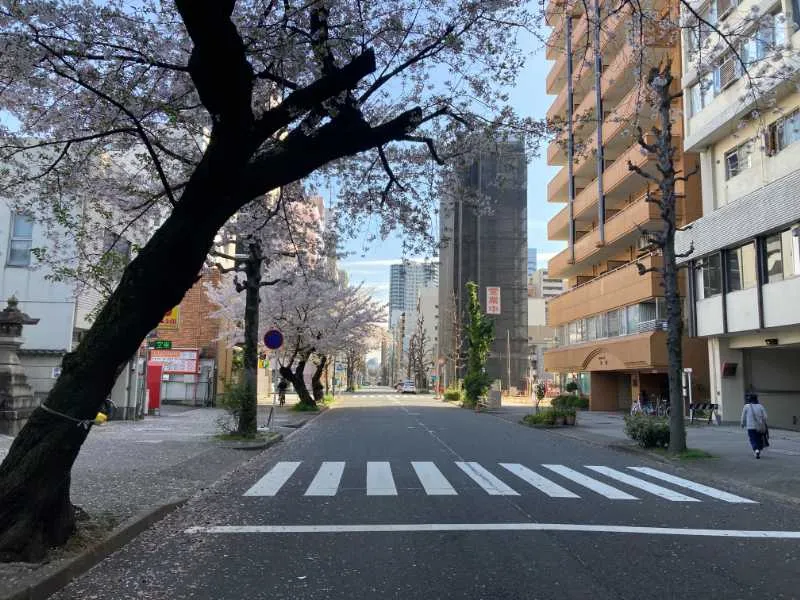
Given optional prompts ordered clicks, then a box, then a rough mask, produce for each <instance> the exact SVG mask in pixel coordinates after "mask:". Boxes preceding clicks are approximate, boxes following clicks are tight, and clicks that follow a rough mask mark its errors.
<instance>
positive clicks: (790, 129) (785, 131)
mask: <svg viewBox="0 0 800 600" xmlns="http://www.w3.org/2000/svg"><path fill="white" fill-rule="evenodd" d="M797 141H800V109H795V110H794V111H792V112H791V113H790V114H788V115H787V116H785V117H782V118H780V119H778V120H777V121H775V122H774V123H773V124H772V125H770V126H769V127H767V131H766V133H765V134H764V149H765V151H766V155H767V156H774V155H776V154H777V153H778V152H780V151H781V150H784V149H785V148H787V147H789V146H791V145H792V144H794V143H795V142H797Z"/></svg>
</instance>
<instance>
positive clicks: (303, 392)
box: [279, 356, 317, 406]
mask: <svg viewBox="0 0 800 600" xmlns="http://www.w3.org/2000/svg"><path fill="white" fill-rule="evenodd" d="M307 360H308V357H307V356H306V357H304V358H301V359H300V361H299V362H298V363H297V366H296V367H295V369H294V371H292V369H291V366H288V367H281V368H280V369H279V371H280V374H281V375H283V377H284V379H286V381H288V382H289V383H291V384H292V387H293V388H294V391H295V392H297V396H298V398H299V399H300V404H304V405H306V406H316V405H317V403H316V402H315V401H314V397H313V396H312V395H311V394H310V393H309V392H308V388H307V387H306V382H305V379H304V377H303V376H304V373H305V369H306V361H307Z"/></svg>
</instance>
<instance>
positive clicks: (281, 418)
mask: <svg viewBox="0 0 800 600" xmlns="http://www.w3.org/2000/svg"><path fill="white" fill-rule="evenodd" d="M289 400H290V399H289V398H287V403H286V406H285V407H278V408H277V409H276V414H275V418H274V420H275V425H276V426H275V429H274V431H276V432H278V433H281V434H283V435H284V436H286V435H288V434H290V433H292V432H293V431H295V430H296V429H297V428H298V427H300V426H302V425H303V424H305V422H306V421H307V420H308V419H310V418H313V417H314V416H315V415H316V414H317V413H296V412H292V411H290V410H288V408H289V406H290V402H289ZM223 414H224V411H223V410H221V409H215V408H195V407H183V406H171V405H165V406H162V408H161V415H160V416H152V417H146V418H145V419H144V420H142V421H109V422H108V423H105V424H104V425H100V426H94V427H92V430H91V432H90V433H89V437H88V438H87V439H86V442H85V443H84V444H83V448H82V449H81V452H80V454H79V455H78V458H77V460H76V461H75V465H74V467H73V469H72V491H71V496H72V502H73V503H74V504H76V505H77V506H80V507H81V508H82V509H84V510H85V511H86V512H88V513H89V514H90V515H91V516H92V517H93V518H94V519H95V521H98V522H100V523H104V524H107V525H105V526H104V527H103V529H105V530H110V529H112V528H113V527H115V526H116V525H118V524H120V523H122V522H124V521H126V520H127V519H130V518H131V517H134V516H135V515H137V516H138V515H141V514H142V513H143V512H144V511H147V510H151V509H154V508H155V507H159V506H161V505H164V504H166V503H169V502H173V501H176V500H180V499H186V498H189V497H191V496H193V495H194V494H196V493H197V492H199V491H201V490H203V489H205V488H207V487H209V486H211V485H212V484H213V483H214V482H215V481H217V480H219V479H221V478H222V477H224V476H225V475H226V474H228V473H229V472H231V471H233V470H234V469H236V468H237V467H238V466H239V465H241V464H243V463H245V462H247V461H248V460H250V459H251V458H253V457H254V456H256V455H257V454H258V452H256V451H247V450H236V449H232V448H224V447H221V445H220V443H219V442H218V441H216V440H215V439H214V436H215V435H216V434H217V433H219V429H218V427H217V420H218V419H219V418H220V417H221V416H223ZM12 441H13V439H12V438H11V437H8V436H0V461H2V459H3V458H5V456H6V454H7V453H8V448H9V447H10V446H11V442H12ZM104 533H105V532H104ZM97 535H98V537H99V536H100V535H101V534H99V533H98V534H97ZM64 563H65V560H60V559H59V557H58V554H56V555H54V557H53V560H52V561H51V562H48V563H44V564H41V565H28V564H22V563H0V598H5V597H6V596H7V595H10V594H11V593H12V591H17V590H19V589H20V588H25V587H27V586H29V585H32V584H33V583H36V582H37V581H40V580H42V579H44V578H46V577H47V576H48V575H50V574H51V573H54V572H56V571H57V570H58V569H59V568H60V566H61V565H62V564H64Z"/></svg>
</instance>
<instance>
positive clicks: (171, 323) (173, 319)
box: [158, 306, 181, 329]
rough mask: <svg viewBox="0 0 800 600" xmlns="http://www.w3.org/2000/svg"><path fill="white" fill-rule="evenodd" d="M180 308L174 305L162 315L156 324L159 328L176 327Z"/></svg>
mask: <svg viewBox="0 0 800 600" xmlns="http://www.w3.org/2000/svg"><path fill="white" fill-rule="evenodd" d="M180 314H181V308H180V306H176V307H175V308H173V309H172V310H170V311H169V312H167V314H165V315H164V318H163V319H161V323H159V324H158V328H159V329H177V328H178V321H179V319H180Z"/></svg>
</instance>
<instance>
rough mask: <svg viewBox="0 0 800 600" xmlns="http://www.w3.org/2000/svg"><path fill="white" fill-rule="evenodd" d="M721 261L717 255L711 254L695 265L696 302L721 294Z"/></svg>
mask: <svg viewBox="0 0 800 600" xmlns="http://www.w3.org/2000/svg"><path fill="white" fill-rule="evenodd" d="M721 263H722V260H721V259H720V256H719V254H711V255H709V256H706V257H705V258H704V259H702V260H701V261H700V262H699V264H698V265H697V271H696V274H697V295H698V298H697V299H698V300H702V299H703V298H710V297H711V296H716V295H717V294H721V293H722V264H721Z"/></svg>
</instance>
